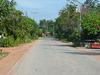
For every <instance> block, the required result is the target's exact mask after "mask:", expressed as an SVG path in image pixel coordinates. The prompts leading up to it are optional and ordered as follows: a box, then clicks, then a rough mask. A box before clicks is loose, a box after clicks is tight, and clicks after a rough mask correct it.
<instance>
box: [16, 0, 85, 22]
mask: <svg viewBox="0 0 100 75" xmlns="http://www.w3.org/2000/svg"><path fill="white" fill-rule="evenodd" d="M15 1H16V2H17V5H16V9H17V10H21V11H23V12H24V13H25V11H27V13H28V17H30V18H32V19H33V18H34V14H33V13H31V12H38V14H36V19H35V21H36V22H37V23H39V20H41V19H47V20H50V19H52V20H54V19H55V18H57V17H58V16H59V14H58V13H59V10H61V9H62V8H63V7H64V6H65V5H66V3H68V2H67V1H66V0H15ZM84 1H85V0H80V2H82V3H83V2H84ZM76 4H77V3H76Z"/></svg>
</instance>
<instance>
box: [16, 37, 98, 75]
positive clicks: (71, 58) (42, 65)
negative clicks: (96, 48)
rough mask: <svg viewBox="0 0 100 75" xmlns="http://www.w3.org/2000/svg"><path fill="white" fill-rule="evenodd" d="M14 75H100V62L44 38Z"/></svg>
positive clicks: (52, 39) (51, 39)
mask: <svg viewBox="0 0 100 75" xmlns="http://www.w3.org/2000/svg"><path fill="white" fill-rule="evenodd" d="M14 75H100V61H97V60H95V59H93V58H91V57H89V56H87V55H85V54H82V53H79V52H76V51H75V50H73V49H72V48H70V47H67V46H65V45H63V44H62V43H59V42H57V41H56V40H54V38H42V39H41V40H39V42H38V43H37V44H36V45H35V46H34V47H33V48H32V49H31V50H30V51H29V52H28V53H27V55H26V56H25V58H24V59H23V61H22V63H21V64H20V65H19V66H18V67H17V69H16V71H15V74H14Z"/></svg>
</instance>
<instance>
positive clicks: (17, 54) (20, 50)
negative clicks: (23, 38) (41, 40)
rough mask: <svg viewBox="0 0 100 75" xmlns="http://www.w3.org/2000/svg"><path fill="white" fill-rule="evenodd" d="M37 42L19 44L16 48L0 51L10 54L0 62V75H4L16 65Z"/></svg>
mask: <svg viewBox="0 0 100 75" xmlns="http://www.w3.org/2000/svg"><path fill="white" fill-rule="evenodd" d="M37 41H38V40H36V41H33V42H31V43H25V44H21V45H20V46H18V47H8V48H3V47H0V49H2V50H3V52H10V53H9V54H8V56H6V57H5V58H3V59H2V60H0V75H6V74H7V72H9V71H10V69H11V68H12V67H13V66H14V65H15V64H16V62H17V61H18V60H19V59H20V58H21V57H22V56H23V55H24V54H25V53H26V52H27V51H28V50H29V49H30V48H32V46H33V45H34V44H36V43H37Z"/></svg>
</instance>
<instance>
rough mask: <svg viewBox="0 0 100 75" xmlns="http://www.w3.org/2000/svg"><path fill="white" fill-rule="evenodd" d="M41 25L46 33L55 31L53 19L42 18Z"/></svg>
mask: <svg viewBox="0 0 100 75" xmlns="http://www.w3.org/2000/svg"><path fill="white" fill-rule="evenodd" d="M39 26H40V27H41V28H42V32H43V33H44V34H45V33H46V32H52V33H53V32H54V22H53V20H45V19H43V20H40V24H39Z"/></svg>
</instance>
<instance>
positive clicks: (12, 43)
mask: <svg viewBox="0 0 100 75" xmlns="http://www.w3.org/2000/svg"><path fill="white" fill-rule="evenodd" d="M15 45H16V43H15V41H14V38H13V37H12V36H9V37H7V38H5V39H4V40H3V41H2V45H1V46H2V47H10V46H11V47H13V46H15Z"/></svg>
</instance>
